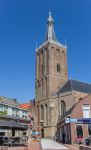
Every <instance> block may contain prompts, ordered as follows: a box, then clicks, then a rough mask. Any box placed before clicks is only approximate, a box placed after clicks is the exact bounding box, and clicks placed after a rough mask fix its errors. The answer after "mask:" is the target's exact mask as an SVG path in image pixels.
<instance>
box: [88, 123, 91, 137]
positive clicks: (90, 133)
mask: <svg viewBox="0 0 91 150" xmlns="http://www.w3.org/2000/svg"><path fill="white" fill-rule="evenodd" d="M88 133H89V135H91V124H88Z"/></svg>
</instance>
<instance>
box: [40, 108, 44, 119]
mask: <svg viewBox="0 0 91 150" xmlns="http://www.w3.org/2000/svg"><path fill="white" fill-rule="evenodd" d="M41 120H44V107H43V105H41Z"/></svg>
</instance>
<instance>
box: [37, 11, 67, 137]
mask: <svg viewBox="0 0 91 150" xmlns="http://www.w3.org/2000/svg"><path fill="white" fill-rule="evenodd" d="M67 80H68V72H67V47H66V46H65V45H62V44H61V43H59V42H58V41H57V38H56V36H55V32H54V20H53V18H52V15H51V12H49V17H48V21H47V33H46V37H45V41H44V43H43V44H42V45H41V46H40V47H38V48H37V49H36V81H35V82H36V111H37V112H36V115H37V122H36V124H37V130H40V132H41V134H42V137H53V136H54V134H55V133H54V132H55V130H56V123H57V119H58V105H57V102H54V101H55V100H54V99H52V95H53V94H54V93H56V92H57V90H58V88H59V87H60V86H62V85H63V84H64V83H65V82H66V81H67Z"/></svg>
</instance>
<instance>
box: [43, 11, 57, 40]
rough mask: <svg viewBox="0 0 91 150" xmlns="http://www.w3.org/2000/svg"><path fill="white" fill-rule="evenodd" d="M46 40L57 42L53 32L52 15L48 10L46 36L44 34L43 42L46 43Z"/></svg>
mask: <svg viewBox="0 0 91 150" xmlns="http://www.w3.org/2000/svg"><path fill="white" fill-rule="evenodd" d="M48 40H53V41H57V39H56V36H55V32H54V20H53V18H52V13H51V11H50V10H49V16H48V20H47V34H46V38H45V41H48Z"/></svg>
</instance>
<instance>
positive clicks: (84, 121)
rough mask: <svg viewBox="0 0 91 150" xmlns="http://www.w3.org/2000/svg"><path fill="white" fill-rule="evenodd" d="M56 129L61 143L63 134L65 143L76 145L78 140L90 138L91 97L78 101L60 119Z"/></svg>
mask: <svg viewBox="0 0 91 150" xmlns="http://www.w3.org/2000/svg"><path fill="white" fill-rule="evenodd" d="M66 119H69V120H68V121H66ZM57 128H58V136H59V140H60V141H61V142H63V139H62V133H64V134H65V137H64V142H65V143H76V141H77V139H79V138H82V139H85V138H86V137H89V136H91V95H87V96H86V97H85V98H83V99H80V100H79V101H78V102H77V103H76V104H75V105H73V107H71V108H70V109H69V110H68V111H67V112H66V113H65V115H64V116H63V117H60V118H59V122H58V124H57Z"/></svg>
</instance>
